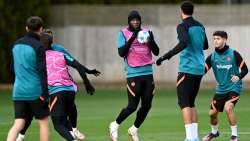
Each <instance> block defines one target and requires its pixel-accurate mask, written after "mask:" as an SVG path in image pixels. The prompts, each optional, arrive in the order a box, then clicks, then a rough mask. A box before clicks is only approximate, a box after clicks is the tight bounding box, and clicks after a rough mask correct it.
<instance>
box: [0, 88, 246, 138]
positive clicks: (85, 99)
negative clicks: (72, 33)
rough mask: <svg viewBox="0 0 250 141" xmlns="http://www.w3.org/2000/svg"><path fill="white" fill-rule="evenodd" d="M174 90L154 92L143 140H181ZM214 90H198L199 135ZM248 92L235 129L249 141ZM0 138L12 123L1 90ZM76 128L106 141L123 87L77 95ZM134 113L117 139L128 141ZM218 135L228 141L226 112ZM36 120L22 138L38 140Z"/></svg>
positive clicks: (7, 94)
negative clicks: (128, 130) (128, 131)
mask: <svg viewBox="0 0 250 141" xmlns="http://www.w3.org/2000/svg"><path fill="white" fill-rule="evenodd" d="M175 93H176V92H175V90H166V89H160V90H157V91H156V95H155V97H154V100H153V106H152V109H151V111H150V113H149V115H148V117H147V119H146V120H145V122H144V124H143V125H142V126H141V128H140V130H139V135H140V138H141V140H142V141H183V140H184V137H185V130H184V127H183V123H182V117H181V114H180V112H179V108H178V105H177V104H176V103H177V97H176V94H175ZM212 96H213V90H201V91H200V93H199V95H198V97H197V100H196V105H197V108H198V114H199V135H200V138H201V137H203V136H204V135H205V134H206V133H208V132H209V131H210V126H209V122H208V121H209V117H208V110H209V104H210V101H211V98H212ZM249 100H250V95H249V92H247V91H244V92H243V93H242V96H241V99H240V101H239V102H238V103H237V106H236V110H235V111H236V115H237V119H238V132H239V139H240V140H241V141H249V138H250V122H249V120H250V118H249V114H250V108H249V106H250V103H249ZM0 101H1V102H0V140H1V141H3V140H6V136H7V132H8V130H9V128H10V127H11V125H12V123H13V117H14V116H13V104H12V101H11V92H10V91H0ZM76 103H77V108H78V129H79V130H80V131H82V132H84V133H85V134H86V136H87V139H86V141H108V140H109V136H108V125H109V123H110V122H111V121H113V120H115V118H116V116H117V114H118V113H119V112H120V110H121V109H122V108H123V107H124V106H126V105H127V95H126V90H125V89H113V90H104V89H102V90H97V92H96V93H95V95H93V96H88V95H85V94H83V93H82V92H80V93H78V94H77V97H76ZM135 115H136V113H133V115H131V116H130V117H129V118H128V119H127V120H126V121H124V123H123V124H122V125H121V126H120V129H119V141H128V140H129V137H128V135H127V129H128V128H129V127H130V126H131V125H132V124H133V121H134V119H135ZM219 123H220V124H219V128H220V133H221V135H220V137H219V138H217V139H215V141H225V140H230V136H231V135H230V133H231V130H230V126H229V125H228V122H227V118H226V115H225V113H221V114H220V115H219ZM50 127H51V128H50V131H51V140H52V141H61V140H64V139H62V138H61V137H60V136H59V135H58V133H57V132H55V131H54V129H53V125H52V124H51V123H50ZM38 136H39V131H38V123H37V121H36V120H33V122H32V125H31V127H30V128H29V129H28V131H27V133H26V137H25V141H34V140H39V139H38Z"/></svg>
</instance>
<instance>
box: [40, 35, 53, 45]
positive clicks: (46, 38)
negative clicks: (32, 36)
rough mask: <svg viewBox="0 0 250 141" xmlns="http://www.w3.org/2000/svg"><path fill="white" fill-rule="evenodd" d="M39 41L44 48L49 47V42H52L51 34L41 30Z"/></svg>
mask: <svg viewBox="0 0 250 141" xmlns="http://www.w3.org/2000/svg"><path fill="white" fill-rule="evenodd" d="M40 41H41V42H42V43H43V45H44V46H45V48H46V49H49V48H51V44H52V43H53V36H52V35H51V34H49V33H46V32H42V34H41V36H40Z"/></svg>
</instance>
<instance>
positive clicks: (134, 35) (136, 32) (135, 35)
mask: <svg viewBox="0 0 250 141" xmlns="http://www.w3.org/2000/svg"><path fill="white" fill-rule="evenodd" d="M139 31H140V30H135V31H134V32H133V34H132V37H131V38H136V37H137V35H138V33H139Z"/></svg>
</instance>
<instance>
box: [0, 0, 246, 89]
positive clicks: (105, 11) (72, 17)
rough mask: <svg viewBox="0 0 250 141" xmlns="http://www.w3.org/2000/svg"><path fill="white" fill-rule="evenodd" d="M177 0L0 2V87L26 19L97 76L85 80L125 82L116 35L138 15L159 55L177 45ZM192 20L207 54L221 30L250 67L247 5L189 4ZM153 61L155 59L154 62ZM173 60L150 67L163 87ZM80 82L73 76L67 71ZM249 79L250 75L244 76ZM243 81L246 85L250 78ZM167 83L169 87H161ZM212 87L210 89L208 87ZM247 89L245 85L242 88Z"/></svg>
mask: <svg viewBox="0 0 250 141" xmlns="http://www.w3.org/2000/svg"><path fill="white" fill-rule="evenodd" d="M181 2H182V1H181V0H36V1H34V0H16V1H14V0H0V19H1V20H0V84H1V87H5V86H9V83H10V73H9V65H10V51H11V45H12V44H13V43H14V41H15V40H16V39H17V38H18V37H21V36H22V35H23V34H24V33H25V32H26V31H25V22H26V19H27V18H28V17H29V16H32V15H38V16H41V17H42V18H43V19H44V22H45V28H51V29H52V30H53V31H54V34H55V36H54V38H55V42H56V43H60V44H62V45H64V47H65V48H66V49H67V50H68V51H69V52H70V53H71V54H72V55H73V56H75V57H76V58H77V59H78V60H79V61H80V62H81V63H82V64H84V65H86V66H87V67H89V68H96V69H98V70H100V71H101V72H102V76H101V77H98V78H95V77H90V79H92V81H93V82H94V83H96V85H100V86H105V87H107V86H116V85H117V84H118V85H120V84H124V83H125V72H124V63H123V59H122V58H120V57H119V55H118V52H117V48H116V40H117V32H118V31H119V30H121V28H122V27H125V26H127V15H128V13H129V11H131V10H134V9H136V10H138V11H139V12H140V14H141V16H142V22H143V26H146V27H149V28H150V29H152V31H153V32H154V35H155V38H156V40H157V42H158V44H159V47H160V55H163V54H164V53H165V52H167V51H168V50H170V49H171V48H173V47H174V46H175V45H176V43H177V34H176V26H177V25H178V23H180V22H181V20H180V15H179V3H181ZM193 2H194V3H195V4H196V7H195V12H194V17H195V18H196V19H198V20H199V21H201V22H202V23H203V24H204V26H205V28H206V32H207V37H208V40H209V46H210V48H209V50H208V51H205V52H206V56H208V55H209V53H211V52H212V51H213V50H214V48H213V45H212V34H213V32H214V31H215V30H225V31H227V32H228V34H229V41H228V43H229V45H230V46H231V47H232V48H234V49H236V50H238V51H239V52H240V53H241V55H242V56H243V58H245V61H246V63H247V65H248V66H250V61H249V60H250V55H249V54H250V49H249V46H250V41H249V39H250V15H249V9H250V0H193ZM155 59H156V57H155ZM177 66H178V56H175V57H173V58H172V59H171V60H170V61H165V62H164V65H162V66H161V67H156V66H154V72H155V73H154V76H155V80H156V81H157V82H158V84H160V85H162V86H164V87H165V86H171V87H172V86H174V84H175V81H176V76H177V71H178V70H177V68H178V67H177ZM71 73H72V75H73V77H74V78H75V79H76V80H77V81H79V82H80V77H79V75H78V73H77V72H75V71H71ZM248 76H249V75H248ZM248 76H247V77H246V78H245V79H244V80H245V81H246V82H247V81H250V77H248ZM213 80H214V77H213V75H212V74H211V71H210V73H209V74H208V75H206V76H205V78H204V79H203V84H202V87H209V86H214V81H213ZM166 84H170V85H166ZM207 84H212V85H207ZM245 86H247V85H245Z"/></svg>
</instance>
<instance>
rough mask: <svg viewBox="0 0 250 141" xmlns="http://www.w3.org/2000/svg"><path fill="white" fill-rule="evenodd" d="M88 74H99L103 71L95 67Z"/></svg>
mask: <svg viewBox="0 0 250 141" xmlns="http://www.w3.org/2000/svg"><path fill="white" fill-rule="evenodd" d="M88 74H93V75H95V76H99V75H100V74H101V72H100V71H98V70H96V69H93V70H89V71H88Z"/></svg>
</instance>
